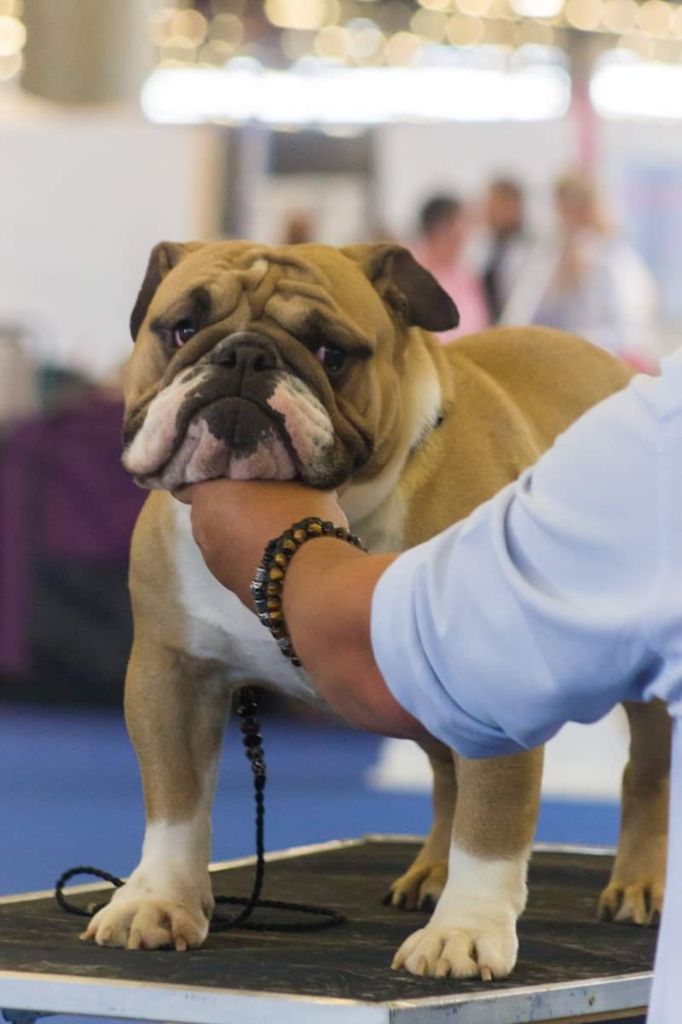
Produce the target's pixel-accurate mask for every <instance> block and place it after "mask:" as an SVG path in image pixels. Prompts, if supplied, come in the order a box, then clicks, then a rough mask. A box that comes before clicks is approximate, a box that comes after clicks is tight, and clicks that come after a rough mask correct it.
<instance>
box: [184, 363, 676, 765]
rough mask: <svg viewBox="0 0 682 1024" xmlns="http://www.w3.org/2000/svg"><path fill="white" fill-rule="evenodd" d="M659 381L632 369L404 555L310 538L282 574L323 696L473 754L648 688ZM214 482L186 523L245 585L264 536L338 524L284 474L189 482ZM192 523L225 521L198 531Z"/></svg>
mask: <svg viewBox="0 0 682 1024" xmlns="http://www.w3.org/2000/svg"><path fill="white" fill-rule="evenodd" d="M656 389H657V383H656V381H653V380H645V379H643V378H642V379H640V380H639V381H638V382H636V384H635V385H632V386H631V387H630V388H629V389H627V391H625V392H623V393H621V394H620V395H617V396H614V397H613V398H611V399H609V400H607V402H605V403H602V405H601V406H599V407H598V408H597V409H595V410H592V411H591V412H590V413H588V414H587V415H586V416H585V417H583V419H582V420H581V421H579V422H578V423H577V424H575V425H574V426H573V427H572V428H571V429H570V430H569V431H567V432H566V434H565V435H563V437H562V438H560V439H559V441H558V442H557V444H556V445H555V446H554V448H553V449H551V450H550V451H549V452H548V453H547V454H546V455H545V456H544V457H543V458H542V459H541V460H540V462H539V463H538V464H537V465H536V467H534V468H533V469H532V470H530V471H528V472H527V473H525V474H523V475H522V477H521V478H520V479H519V480H518V481H517V482H516V483H515V484H512V485H510V486H509V487H507V488H505V489H504V490H503V491H502V492H500V494H498V495H497V496H496V497H495V498H493V499H492V500H491V501H489V502H487V503H486V504H485V505H483V506H481V508H479V509H478V510H476V512H474V513H473V514H472V515H471V516H470V517H469V518H468V519H467V520H465V521H464V522H463V523H462V524H460V525H458V526H455V527H452V528H451V529H450V530H447V531H445V532H444V533H443V534H440V535H439V536H438V537H435V538H433V539H432V540H430V541H428V542H426V543H425V544H423V545H421V546H420V547H418V548H415V549H413V550H412V551H409V552H406V553H404V554H402V555H400V556H398V557H397V558H393V559H390V557H388V558H387V557H385V556H367V555H363V554H361V553H359V552H356V551H354V550H353V549H351V548H350V546H348V545H345V544H343V542H339V541H332V540H315V541H312V542H310V543H309V544H305V545H304V546H303V548H302V549H301V550H300V551H299V552H298V553H297V554H296V555H295V557H294V558H293V560H292V562H291V566H290V568H289V570H288V572H287V582H286V585H285V593H284V610H285V618H286V621H287V624H288V628H289V632H290V634H291V636H292V639H293V642H294V646H295V648H296V649H297V650H298V652H299V655H300V656H301V658H302V661H303V664H304V666H305V667H306V669H307V670H308V671H309V673H310V675H311V677H312V679H313V681H314V682H315V684H316V685H317V686H318V687H319V688H320V690H321V692H322V693H323V694H324V695H325V696H326V697H327V699H328V700H330V703H332V704H333V705H334V706H336V707H337V709H338V710H339V711H341V713H342V714H345V715H347V716H348V717H350V718H351V719H352V720H354V721H361V722H362V724H364V725H367V726H371V727H372V728H374V729H376V730H377V731H386V732H395V733H396V734H403V735H404V734H408V735H411V734H412V732H411V730H412V729H413V728H415V727H414V726H413V721H412V720H414V719H416V720H417V721H418V722H420V723H421V724H422V726H423V727H424V728H425V729H426V730H428V731H429V732H430V733H432V734H434V735H436V736H438V737H439V738H440V739H442V740H443V741H444V742H446V743H448V744H449V745H451V746H453V747H455V748H456V749H458V750H460V752H462V753H464V754H465V755H466V756H469V757H475V756H486V755H495V754H503V753H509V752H513V751H515V750H519V749H522V748H524V747H530V746H534V745H536V744H538V743H541V742H543V741H544V740H545V739H547V738H548V737H549V736H551V735H552V734H553V733H554V732H555V731H556V730H557V729H558V728H560V726H561V725H562V724H563V722H565V721H568V720H576V721H591V720H594V719H596V718H598V717H600V716H601V715H602V714H603V713H605V712H606V711H607V710H608V708H609V707H611V706H612V705H613V704H615V703H617V702H618V701H620V700H623V699H626V698H630V699H637V698H638V697H639V696H641V695H642V694H644V693H645V690H646V680H647V673H649V674H650V673H651V672H652V671H653V664H654V662H655V652H654V651H652V647H651V642H652V641H651V637H652V630H653V624H654V619H655V616H654V607H655V598H656V583H657V567H658V560H659V556H658V554H657V545H656V537H657V521H656V514H657V513H656V508H657V500H656V495H657V479H658V464H657V420H656V409H655V406H656ZM209 487H210V488H213V487H220V488H223V489H224V490H223V492H221V493H222V499H221V502H219V507H217V508H213V509H212V508H211V507H210V502H208V499H207V498H201V499H200V501H199V502H197V499H196V498H195V508H194V523H195V534H196V535H197V538H198V540H199V543H200V546H202V550H204V554H205V556H206V555H207V552H210V551H212V552H213V559H212V560H211V558H210V557H209V566H210V567H211V568H212V569H213V571H214V572H215V573H216V575H217V576H218V578H220V579H222V581H223V582H224V583H226V584H227V585H228V586H230V587H231V588H232V589H234V590H236V592H237V593H238V594H239V595H240V596H241V597H242V599H243V600H248V594H247V587H248V580H249V578H250V574H251V573H252V571H253V569H254V568H255V565H256V563H257V561H258V560H259V558H260V555H261V552H262V548H263V547H264V545H265V543H266V542H267V541H268V540H269V539H270V537H271V536H274V535H277V533H279V532H281V530H282V529H285V528H286V527H288V526H289V525H290V523H291V522H292V521H293V520H295V519H298V518H301V517H302V515H303V514H306V515H309V514H313V515H314V514H320V515H322V518H332V519H334V520H335V521H338V520H336V519H335V514H336V513H334V514H329V515H327V514H326V511H325V510H327V511H330V509H329V506H326V505H322V506H321V505H320V504H319V502H320V501H322V500H323V499H321V498H320V497H319V496H317V497H316V495H318V492H309V491H306V490H305V489H303V488H298V487H296V486H295V485H286V487H287V488H293V492H295V493H296V495H297V498H296V501H295V502H294V503H293V504H291V503H289V504H287V502H285V501H283V500H282V499H283V497H284V494H285V492H284V490H282V489H280V490H278V488H283V485H279V484H258V485H255V484H253V483H247V484H242V485H234V484H231V483H229V482H225V483H220V484H216V485H213V484H211V485H201V486H200V487H198V488H197V489H196V495H197V496H199V495H201V494H202V491H204V488H209ZM235 487H241V488H243V490H241V491H240V492H239V493H240V494H241V495H242V496H243V500H244V502H245V503H246V504H245V505H243V506H242V507H241V509H238V508H237V505H236V504H235V502H234V500H233V499H234V497H235V495H236V494H237V491H235V490H234V488H235ZM256 487H258V488H261V490H260V493H259V492H258V491H257V490H255V488H256ZM204 493H205V492H204ZM327 500H328V498H325V499H324V501H327ZM299 501H300V503H301V504H299ZM221 509H222V511H221ZM266 509H267V510H268V511H267V512H266V511H264V510H266ZM273 509H276V516H277V517H278V519H277V523H276V524H275V522H274V520H273V518H272V517H273V515H274V512H273ZM302 509H304V510H305V511H303V512H302V511H301V510H302ZM339 512H340V510H339ZM263 516H265V518H266V519H267V523H266V528H265V532H263V531H262V524H261V520H262V518H263ZM226 519H229V521H230V523H229V524H228V525H226ZM217 523H218V524H219V527H217V526H216V524H217ZM275 525H276V526H277V527H278V528H277V529H275V528H274V527H275ZM202 528H205V529H207V530H213V531H215V530H216V529H217V530H218V532H217V534H216V533H215V532H214V533H213V534H212V535H211V536H212V538H213V539H212V540H207V537H206V535H204V537H203V542H202ZM259 531H261V532H260V533H259ZM235 538H238V543H237V544H236V545H235V543H234V541H235ZM247 549H248V554H246V551H247ZM237 550H239V554H238V557H237V563H238V567H237V569H235V568H234V565H233V562H234V557H235V556H234V552H235V551H237ZM349 595H351V597H350V599H349ZM396 705H397V708H398V710H396ZM401 708H402V709H404V712H401V711H400V710H399V709H401ZM403 714H405V715H407V716H408V718H407V719H405V718H402V717H401V716H402V715H403ZM410 715H411V716H412V718H411V719H410V718H409V716H410ZM398 719H399V721H398ZM403 724H404V725H405V728H404V729H403V728H402V725H403Z"/></svg>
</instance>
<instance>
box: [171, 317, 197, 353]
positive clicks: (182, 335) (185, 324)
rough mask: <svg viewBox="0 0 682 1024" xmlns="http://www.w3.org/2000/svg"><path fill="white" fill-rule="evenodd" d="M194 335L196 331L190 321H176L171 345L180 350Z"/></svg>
mask: <svg viewBox="0 0 682 1024" xmlns="http://www.w3.org/2000/svg"><path fill="white" fill-rule="evenodd" d="M196 333H197V329H196V327H195V326H194V324H193V323H192V321H191V320H178V322H177V323H176V325H175V327H174V328H173V331H172V335H173V344H174V345H176V346H177V347H178V348H180V346H181V345H184V344H185V342H186V341H189V339H190V338H191V337H192V336H193V335H194V334H196Z"/></svg>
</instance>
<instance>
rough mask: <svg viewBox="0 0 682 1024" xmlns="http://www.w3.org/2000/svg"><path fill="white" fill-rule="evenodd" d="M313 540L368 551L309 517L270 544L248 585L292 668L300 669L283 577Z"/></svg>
mask: <svg viewBox="0 0 682 1024" xmlns="http://www.w3.org/2000/svg"><path fill="white" fill-rule="evenodd" d="M316 537H335V538H336V539H337V540H345V541H347V543H348V544H353V545H354V547H356V548H360V550H361V551H366V550H367V548H365V547H364V546H363V545H362V542H361V541H360V538H359V537H356V536H355V534H354V533H351V532H350V531H349V530H346V529H344V527H342V526H334V524H333V523H332V522H328V521H327V522H325V521H324V520H322V519H319V518H318V517H317V516H308V518H307V519H302V520H301V521H300V523H293V525H292V526H290V527H289V529H288V530H285V531H284V533H282V534H280V536H279V537H275V538H274V540H271V541H270V542H269V544H268V545H267V547H266V548H265V552H264V554H263V560H262V562H261V563H260V565H259V566H258V568H257V569H256V573H255V575H254V577H253V581H252V583H251V596H252V597H253V603H254V604H255V606H256V612H257V614H258V618H259V619H260V621H261V622H262V623H263V625H264V626H265V627H266V628H267V629H269V630H270V632H271V633H272V635H273V636H274V638H275V640H276V641H277V645H278V647H279V649H280V651H281V652H282V654H283V655H284V656H285V657H286V658H290V659H291V661H292V662H293V663H294V665H300V664H301V662H300V659H299V658H298V656H297V655H296V652H295V651H294V648H293V645H292V643H291V637H290V636H289V633H288V632H287V627H286V624H285V622H284V610H283V608H282V591H283V590H284V577H285V574H286V571H287V568H288V566H289V563H290V562H291V559H292V558H293V557H294V555H295V554H296V552H297V551H298V549H299V548H300V547H301V546H302V545H303V544H305V543H306V541H309V540H314V539H315V538H316Z"/></svg>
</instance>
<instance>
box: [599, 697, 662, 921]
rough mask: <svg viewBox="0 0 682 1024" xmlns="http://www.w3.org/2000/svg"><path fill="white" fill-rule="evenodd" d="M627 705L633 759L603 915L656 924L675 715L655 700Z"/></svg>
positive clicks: (625, 775)
mask: <svg viewBox="0 0 682 1024" xmlns="http://www.w3.org/2000/svg"><path fill="white" fill-rule="evenodd" d="M624 706H625V710H626V712H627V716H628V720H629V723H630V760H629V761H628V763H627V765H626V766H625V771H624V772H623V785H622V797H621V824H620V840H619V843H618V853H617V855H616V860H615V863H614V865H613V871H612V874H611V879H610V881H609V884H608V885H607V887H606V888H605V889H604V891H603V893H602V894H601V898H600V900H599V916H600V917H601V918H602V919H605V920H614V921H623V922H629V923H631V924H639V925H652V924H656V923H657V922H658V920H659V918H660V915H661V910H662V907H663V893H664V888H665V868H666V853H667V838H668V799H669V777H670V743H671V719H670V716H669V715H668V712H667V710H666V707H665V705H664V704H662V703H661V702H660V701H657V700H654V701H652V702H651V703H650V704H625V705H624Z"/></svg>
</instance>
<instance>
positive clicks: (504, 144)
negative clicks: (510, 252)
mask: <svg viewBox="0 0 682 1024" xmlns="http://www.w3.org/2000/svg"><path fill="white" fill-rule="evenodd" d="M574 152H575V150H574V132H573V125H572V123H571V121H570V120H568V119H565V120H562V121H550V122H528V123H524V122H518V123H511V122H499V123H493V124H450V125H417V124H413V125H410V124H405V125H390V126H386V127H384V128H382V129H381V131H380V132H379V133H378V145H377V167H378V182H377V189H376V195H377V199H378V204H379V219H380V220H381V221H383V226H384V227H386V228H387V229H388V230H390V231H391V232H392V233H393V234H395V235H396V236H398V237H401V238H406V237H409V236H410V234H411V233H412V230H413V227H414V223H415V215H416V213H417V210H418V208H419V206H420V204H421V203H422V202H423V201H424V200H425V199H427V198H428V197H429V196H430V195H431V194H433V193H434V192H438V191H452V192H455V193H457V194H460V195H461V196H462V198H464V199H466V200H472V199H473V200H475V199H478V198H480V197H481V196H482V194H483V192H484V190H485V187H486V184H487V182H488V181H490V179H491V178H493V177H497V176H499V175H511V176H512V177H514V178H518V179H519V180H520V181H522V182H523V183H524V184H525V186H526V188H527V190H528V198H529V210H530V215H531V217H532V219H533V220H534V221H535V222H536V223H539V224H543V223H546V221H547V218H548V209H547V182H548V181H549V180H551V179H552V178H553V177H555V176H556V175H557V174H559V173H561V172H562V171H564V170H565V169H566V167H567V166H570V165H571V164H572V163H573V162H574V160H575V155H574Z"/></svg>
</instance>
